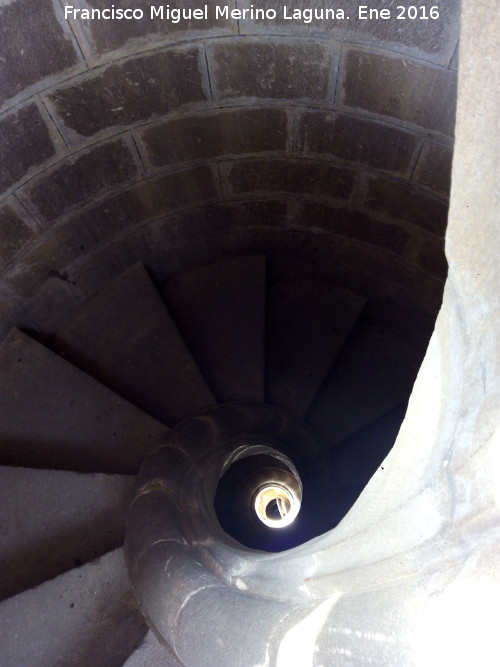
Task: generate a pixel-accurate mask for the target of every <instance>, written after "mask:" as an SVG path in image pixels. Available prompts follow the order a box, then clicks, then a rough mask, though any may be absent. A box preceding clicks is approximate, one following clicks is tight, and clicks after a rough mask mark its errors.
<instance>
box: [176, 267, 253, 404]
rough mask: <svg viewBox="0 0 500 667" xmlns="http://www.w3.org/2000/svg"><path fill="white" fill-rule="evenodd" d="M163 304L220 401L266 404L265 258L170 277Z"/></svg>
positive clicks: (205, 268) (204, 268)
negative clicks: (259, 402) (165, 305)
mask: <svg viewBox="0 0 500 667" xmlns="http://www.w3.org/2000/svg"><path fill="white" fill-rule="evenodd" d="M164 295H165V300H166V302H167V304H168V307H169V309H170V310H171V312H172V314H173V316H174V318H175V320H176V322H177V324H178V326H179V328H180V330H181V332H182V334H183V337H184V339H185V340H186V342H187V344H188V346H189V349H190V350H191V352H192V353H193V356H194V357H195V359H196V361H197V362H198V365H199V366H200V368H201V370H202V372H203V375H204V377H205V379H206V380H207V382H208V384H209V385H210V388H211V389H212V391H213V393H214V395H215V397H216V398H217V400H218V401H219V402H228V401H263V400H264V336H265V303H266V259H265V257H241V258H237V259H233V260H230V261H227V262H218V263H216V264H210V265H207V266H204V267H201V268H200V269H197V270H195V271H191V272H189V273H185V274H183V275H180V276H177V277H175V278H173V279H171V280H170V281H169V282H168V283H166V285H165V286H164Z"/></svg>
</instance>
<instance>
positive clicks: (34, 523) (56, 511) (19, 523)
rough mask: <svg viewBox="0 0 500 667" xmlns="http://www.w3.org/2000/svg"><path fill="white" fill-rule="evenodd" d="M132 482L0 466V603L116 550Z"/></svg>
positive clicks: (121, 477) (99, 475)
mask: <svg viewBox="0 0 500 667" xmlns="http://www.w3.org/2000/svg"><path fill="white" fill-rule="evenodd" d="M134 481H135V478H134V477H133V476H131V475H104V474H102V473H94V474H92V473H90V474H82V473H74V472H67V471H63V470H39V469H34V468H12V467H5V466H0V489H1V494H2V502H1V504H0V571H1V572H2V577H1V579H0V599H4V598H6V597H9V596H11V595H17V594H18V593H20V592H22V591H25V590H27V589H28V588H32V587H33V586H38V585H39V584H41V583H42V582H44V581H46V580H48V579H53V578H54V577H56V576H57V575H59V574H61V573H63V572H66V571H68V570H71V569H72V568H73V567H75V565H81V564H82V563H86V562H88V561H90V560H94V559H95V558H97V557H99V556H102V555H103V554H105V553H107V552H108V551H111V550H112V549H115V548H117V547H119V546H121V545H122V544H123V539H124V534H125V517H126V513H127V510H128V506H129V504H130V502H131V499H132V495H133V488H134Z"/></svg>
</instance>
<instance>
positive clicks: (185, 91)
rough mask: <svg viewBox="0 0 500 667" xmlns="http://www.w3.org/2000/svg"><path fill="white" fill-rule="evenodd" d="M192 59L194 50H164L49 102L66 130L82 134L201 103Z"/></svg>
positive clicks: (105, 73)
mask: <svg viewBox="0 0 500 667" xmlns="http://www.w3.org/2000/svg"><path fill="white" fill-rule="evenodd" d="M198 55H199V52H198V49H181V50H178V49H169V50H167V51H162V52H160V53H155V54H154V55H149V56H142V57H138V58H135V59H133V60H129V61H127V62H125V63H124V64H123V65H110V66H109V67H107V68H106V69H105V70H104V71H103V72H102V73H99V74H97V75H96V76H94V77H93V78H86V79H82V80H81V81H80V82H79V83H77V84H72V85H69V86H66V87H64V88H60V89H59V90H57V91H56V92H54V93H53V94H52V95H50V101H51V102H52V103H53V104H54V105H55V109H56V111H57V113H58V114H59V116H60V117H61V119H62V120H63V121H64V123H65V124H66V126H67V127H69V128H71V129H72V130H74V131H75V132H78V133H79V134H82V135H84V136H91V135H92V134H95V133H96V132H99V131H100V130H103V129H105V128H107V127H110V126H116V125H129V124H130V123H136V122H138V121H140V120H146V119H148V118H150V117H151V116H155V115H156V116H159V115H162V114H164V113H167V112H168V111H172V110H173V109H177V108H178V107H180V106H182V105H183V104H188V103H190V102H201V101H203V100H205V99H206V95H205V93H204V91H203V86H202V80H201V74H200V71H199V69H198Z"/></svg>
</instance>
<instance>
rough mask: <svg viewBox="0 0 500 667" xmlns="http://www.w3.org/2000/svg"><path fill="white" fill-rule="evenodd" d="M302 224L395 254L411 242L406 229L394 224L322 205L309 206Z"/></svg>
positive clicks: (303, 215)
mask: <svg viewBox="0 0 500 667" xmlns="http://www.w3.org/2000/svg"><path fill="white" fill-rule="evenodd" d="M300 222H301V223H302V225H303V226H304V227H306V228H307V227H309V228H310V227H316V226H318V227H321V228H322V229H325V230H327V231H328V232H331V233H333V234H340V235H342V236H347V237H348V238H353V239H357V240H359V241H363V242H364V243H369V244H372V245H376V246H379V247H381V248H384V249H386V250H389V251H391V252H395V253H401V252H402V251H403V250H404V248H405V246H406V244H407V243H408V241H409V239H410V234H409V233H408V231H407V230H406V229H402V228H401V227H400V226H399V225H397V224H394V223H385V222H381V221H379V220H372V219H370V218H369V217H368V216H367V215H365V214H364V213H359V212H357V211H349V210H347V209H340V208H331V207H329V206H324V205H323V204H311V205H308V206H306V207H305V208H304V209H303V211H302V214H301V217H300Z"/></svg>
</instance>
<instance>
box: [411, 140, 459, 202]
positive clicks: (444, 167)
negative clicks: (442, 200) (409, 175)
mask: <svg viewBox="0 0 500 667" xmlns="http://www.w3.org/2000/svg"><path fill="white" fill-rule="evenodd" d="M452 159H453V146H451V145H449V144H442V143H439V142H438V141H434V140H432V139H431V140H429V142H428V144H427V146H426V147H425V148H424V151H423V152H422V155H421V157H420V160H419V164H418V165H417V170H416V178H415V180H416V182H417V183H418V184H419V185H423V186H424V187H426V188H430V189H431V190H435V191H436V192H437V193H438V194H441V195H444V196H445V197H449V195H450V186H451V162H452Z"/></svg>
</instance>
